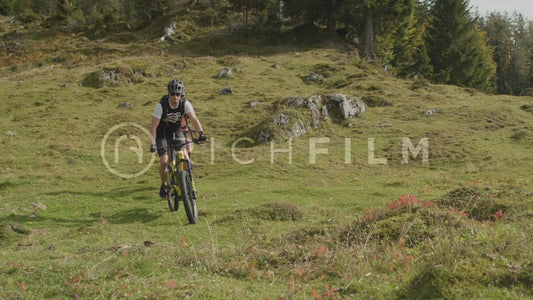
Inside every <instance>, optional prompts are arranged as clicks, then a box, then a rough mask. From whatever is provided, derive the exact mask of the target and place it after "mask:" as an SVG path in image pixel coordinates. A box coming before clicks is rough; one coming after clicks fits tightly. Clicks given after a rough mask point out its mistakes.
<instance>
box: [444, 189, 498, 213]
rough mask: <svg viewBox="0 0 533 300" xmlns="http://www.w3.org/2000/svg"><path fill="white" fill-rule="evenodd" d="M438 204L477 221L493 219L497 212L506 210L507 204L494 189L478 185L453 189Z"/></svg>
mask: <svg viewBox="0 0 533 300" xmlns="http://www.w3.org/2000/svg"><path fill="white" fill-rule="evenodd" d="M439 204H440V205H442V206H444V207H449V208H451V209H452V210H453V211H455V212H460V213H463V214H464V215H465V216H468V217H469V218H473V219H475V220H478V221H483V220H493V219H494V216H495V215H496V214H497V213H498V212H500V214H501V213H505V212H506V211H507V210H508V207H507V205H505V204H503V203H501V201H500V200H499V199H498V194H497V192H496V191H493V190H491V189H490V188H480V187H463V188H458V189H456V190H453V191H451V192H449V193H448V194H446V195H445V196H444V197H443V198H442V199H441V200H440V201H439Z"/></svg>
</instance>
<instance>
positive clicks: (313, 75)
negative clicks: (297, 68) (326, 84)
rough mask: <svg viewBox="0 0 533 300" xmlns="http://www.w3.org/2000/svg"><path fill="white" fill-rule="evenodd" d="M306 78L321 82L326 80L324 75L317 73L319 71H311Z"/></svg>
mask: <svg viewBox="0 0 533 300" xmlns="http://www.w3.org/2000/svg"><path fill="white" fill-rule="evenodd" d="M305 80H307V81H312V82H317V83H320V82H322V81H324V76H322V75H320V74H317V73H311V74H309V75H307V77H306V78H305Z"/></svg>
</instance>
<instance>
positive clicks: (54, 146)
mask: <svg viewBox="0 0 533 300" xmlns="http://www.w3.org/2000/svg"><path fill="white" fill-rule="evenodd" d="M4 39H6V37H4ZM8 40H9V39H8ZM12 41H15V40H12ZM16 41H17V43H18V44H17V45H18V46H17V45H16V44H13V45H14V47H15V48H17V47H18V48H17V50H15V52H11V54H10V53H8V51H7V50H5V51H4V54H3V57H2V59H3V67H2V69H1V75H2V76H1V79H0V85H1V86H2V94H1V101H0V109H1V110H2V111H4V114H3V115H2V116H1V117H0V128H1V130H0V145H2V148H3V149H4V150H3V151H2V154H1V155H0V159H1V165H0V200H1V201H0V203H1V204H0V217H1V221H0V254H1V257H2V259H0V271H1V273H2V274H7V275H6V276H2V279H1V281H0V293H1V294H2V295H3V297H5V298H8V299H9V298H18V297H29V298H39V297H45V298H61V297H75V296H76V295H77V296H80V297H83V298H85V297H86V298H94V297H99V296H102V295H103V296H104V297H105V298H111V297H128V296H132V297H135V298H150V297H156V298H165V297H176V296H178V297H195V298H235V297H246V298H252V297H253V298H257V297H261V298H267V297H268V298H274V297H280V298H291V297H295V298H312V297H315V298H317V299H319V298H328V297H329V298H335V297H351V296H355V297H365V298H367V297H376V298H390V297H402V298H416V297H419V298H429V297H444V298H466V297H474V298H501V297H509V298H523V297H530V296H531V295H532V294H533V286H532V282H533V277H532V274H533V267H532V262H533V253H532V252H531V249H533V247H532V241H531V235H530V234H528V232H531V230H532V228H531V225H530V224H531V222H529V220H531V217H532V216H533V212H532V210H531V202H532V194H531V191H532V190H533V184H532V182H531V167H532V164H531V161H532V156H531V153H532V151H531V145H532V142H533V133H532V131H531V129H532V127H533V113H532V109H531V107H533V98H531V97H510V96H489V95H485V94H483V93H479V92H477V91H474V90H470V89H462V88H458V87H453V86H441V85H430V84H427V83H426V82H424V81H414V82H413V81H405V80H398V79H396V78H394V77H392V76H391V75H389V74H387V73H386V72H383V71H382V70H381V68H380V67H379V66H375V65H373V64H372V63H368V62H365V61H361V60H358V59H356V58H355V57H353V56H350V55H349V48H347V47H345V46H343V45H341V46H338V45H336V44H335V43H322V44H321V47H320V48H315V49H308V48H301V49H298V48H297V47H293V46H290V47H289V46H276V47H272V49H270V50H271V51H267V50H268V49H267V50H265V49H260V50H257V51H256V52H255V53H261V55H252V54H249V55H242V53H241V54H240V55H229V54H227V53H231V51H227V52H226V51H223V50H220V49H218V51H215V52H217V53H221V52H222V53H226V54H222V55H216V56H209V55H181V54H179V53H176V52H177V51H176V50H171V48H172V47H171V46H169V45H166V44H144V45H141V44H131V45H124V44H114V43H109V42H105V41H100V42H96V41H89V40H86V39H83V38H75V37H74V38H67V37H58V38H55V39H54V40H46V39H45V40H44V41H43V40H32V39H27V40H16ZM5 44H7V42H5ZM174 46H175V47H176V49H180V47H182V46H183V45H181V44H176V45H174ZM35 47H38V48H35ZM220 47H221V48H223V47H222V45H220ZM37 49H40V51H36V50H37ZM58 49H61V50H60V51H59V52H57V50H58ZM253 52H254V51H253V50H251V51H250V53H253ZM13 53H14V54H13ZM169 53H170V54H169ZM186 53H189V52H186ZM268 53H271V54H268ZM224 67H228V68H231V69H233V70H234V71H235V72H234V75H233V76H232V77H230V78H223V79H221V78H218V77H217V75H218V74H219V71H220V70H221V69H222V68H224ZM103 71H105V72H107V73H106V74H114V75H113V76H115V77H114V82H113V83H111V81H108V82H100V81H98V78H99V77H102V74H103V73H102V72H103ZM313 72H314V73H320V74H322V75H323V76H324V77H325V79H324V81H323V82H322V83H311V82H308V81H306V80H305V78H306V77H307V75H309V74H310V73H313ZM120 74H122V75H120ZM174 77H178V78H181V79H182V80H184V81H185V84H186V91H187V98H189V99H190V100H191V101H192V102H193V104H194V106H195V110H196V112H197V114H198V116H199V117H200V118H201V121H202V123H203V124H204V127H205V128H206V132H207V134H208V135H209V137H210V141H209V142H208V143H207V144H204V145H199V146H196V149H195V154H194V160H195V174H196V177H197V185H198V190H199V193H200V202H199V208H200V218H201V220H200V223H199V224H198V225H195V226H187V225H185V223H186V217H185V214H184V213H183V211H179V212H178V213H173V214H171V213H169V212H168V211H167V209H166V205H165V203H164V202H162V201H160V200H159V199H158V197H157V191H158V186H159V182H158V178H157V177H158V176H157V167H156V166H157V159H156V160H155V163H154V164H155V165H152V166H151V167H150V168H149V169H148V170H147V172H145V173H143V171H144V170H143V168H144V167H146V166H149V165H150V161H151V159H152V156H151V155H150V154H149V153H148V152H147V150H148V147H149V141H148V137H147V136H146V133H145V132H144V131H143V130H142V128H148V126H149V123H150V115H151V113H152V111H153V109H154V107H155V104H156V103H157V101H158V100H159V98H160V97H161V96H162V95H163V94H164V93H165V87H166V83H167V82H168V80H169V79H170V78H174ZM226 87H230V88H231V89H232V90H233V94H232V95H220V91H221V90H222V89H224V88H226ZM333 93H342V94H346V95H348V96H354V97H359V98H361V99H363V100H365V101H366V102H367V105H368V104H370V105H374V106H369V107H368V108H367V111H366V112H365V113H364V114H363V115H362V116H361V117H359V118H355V119H349V120H338V119H336V118H334V116H333V117H332V118H330V119H326V120H322V122H321V123H320V126H319V127H318V128H310V130H309V133H307V134H306V135H304V136H302V137H300V138H293V139H292V140H291V141H289V139H288V138H287V137H286V136H283V135H278V136H276V138H275V139H274V142H273V143H267V144H262V143H260V142H259V141H258V140H257V139H256V138H255V136H254V134H253V132H254V130H255V129H257V128H259V127H261V126H262V124H265V122H267V123H270V122H271V120H272V122H273V117H274V116H276V115H277V114H279V113H286V114H289V115H291V116H292V115H295V116H303V117H304V119H305V117H306V116H307V111H306V110H303V109H301V110H297V109H293V108H289V107H286V106H285V105H284V103H285V102H284V99H286V98H289V97H303V98H306V97H309V96H311V95H328V94H333ZM254 102H255V103H254ZM125 103H126V104H125ZM251 103H254V104H253V105H251ZM380 103H381V104H386V105H380ZM121 104H123V105H121ZM430 112H431V113H430ZM131 123H134V124H136V125H131ZM270 126H272V124H271V125H270ZM275 126H276V125H275V124H274V127H275ZM121 136H125V137H126V138H125V139H123V140H122V143H119V142H117V140H118V139H119V138H120V137H121ZM133 137H138V139H139V140H140V144H138V143H137V142H136V139H135V138H133ZM407 141H409V142H410V143H411V144H412V146H413V148H416V147H417V146H418V147H421V148H420V149H422V148H423V145H424V141H427V146H428V147H427V151H428V157H427V162H425V161H424V159H423V153H422V152H419V153H418V155H416V157H414V155H413V153H412V151H413V149H411V150H408V151H407V152H405V151H404V150H403V148H402V147H403V146H404V145H408V144H407ZM232 146H233V147H232ZM372 146H373V147H374V151H371V150H369V149H370V147H372ZM102 149H103V150H102ZM115 149H117V150H116V151H117V152H115ZM131 149H137V150H139V149H142V150H143V156H142V157H140V156H139V155H138V153H139V151H137V152H135V151H132V150H131ZM288 149H291V150H290V154H289V153H288V152H287V151H288ZM313 149H314V150H313ZM326 149H327V150H326ZM326 151H327V153H325V152H326ZM415 151H416V150H415ZM116 153H118V154H119V155H118V161H117V156H115V154H116ZM405 154H407V156H406V155H405ZM313 156H315V158H316V161H315V162H314V163H312V162H311V160H312V157H313ZM404 158H408V163H407V164H402V159H404ZM139 159H140V161H141V162H140V163H139ZM383 159H387V162H386V164H376V162H378V161H377V160H381V162H383ZM104 162H107V163H108V166H107V167H106V164H105V163H104ZM243 162H246V163H243ZM110 169H113V170H115V171H118V173H121V174H127V175H128V174H129V175H134V176H133V178H127V179H125V178H122V177H119V176H117V175H115V174H113V173H112V172H111V171H110ZM402 195H405V196H402ZM409 195H411V196H409Z"/></svg>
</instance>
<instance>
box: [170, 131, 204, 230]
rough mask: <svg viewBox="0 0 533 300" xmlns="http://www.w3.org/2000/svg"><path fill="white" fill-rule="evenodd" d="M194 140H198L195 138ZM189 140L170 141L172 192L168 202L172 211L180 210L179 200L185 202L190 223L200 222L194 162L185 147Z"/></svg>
mask: <svg viewBox="0 0 533 300" xmlns="http://www.w3.org/2000/svg"><path fill="white" fill-rule="evenodd" d="M192 142H197V141H196V140H194V139H193V141H192ZM192 142H191V141H187V142H185V143H182V144H177V143H176V141H174V140H173V141H172V142H171V143H170V152H171V159H172V161H171V162H169V164H168V183H169V186H170V192H169V193H168V194H167V202H168V207H169V209H170V211H171V212H172V211H177V210H178V207H179V205H178V203H179V201H182V202H183V206H184V208H185V212H186V214H187V218H188V219H189V223H190V224H196V223H197V222H198V207H197V205H196V198H197V191H196V186H195V184H194V179H193V176H192V162H191V159H190V158H189V157H186V155H185V151H186V150H184V149H182V148H183V147H185V146H187V144H189V143H192Z"/></svg>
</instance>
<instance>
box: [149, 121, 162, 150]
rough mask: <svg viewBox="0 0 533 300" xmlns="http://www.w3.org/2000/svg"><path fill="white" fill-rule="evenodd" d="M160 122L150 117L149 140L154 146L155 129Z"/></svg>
mask: <svg viewBox="0 0 533 300" xmlns="http://www.w3.org/2000/svg"><path fill="white" fill-rule="evenodd" d="M160 121H161V120H160V119H158V118H156V117H154V116H152V125H151V126H150V140H151V141H152V144H155V136H156V129H157V126H158V125H159V122H160Z"/></svg>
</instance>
